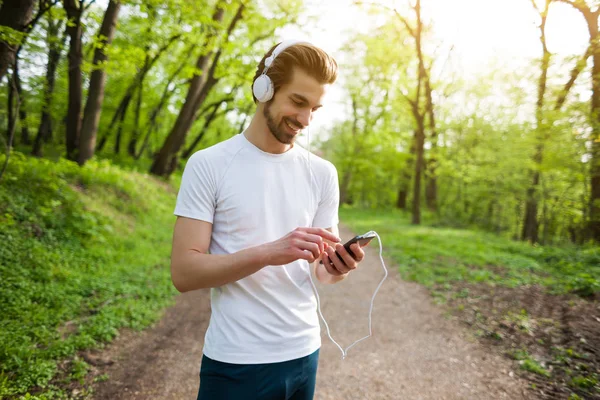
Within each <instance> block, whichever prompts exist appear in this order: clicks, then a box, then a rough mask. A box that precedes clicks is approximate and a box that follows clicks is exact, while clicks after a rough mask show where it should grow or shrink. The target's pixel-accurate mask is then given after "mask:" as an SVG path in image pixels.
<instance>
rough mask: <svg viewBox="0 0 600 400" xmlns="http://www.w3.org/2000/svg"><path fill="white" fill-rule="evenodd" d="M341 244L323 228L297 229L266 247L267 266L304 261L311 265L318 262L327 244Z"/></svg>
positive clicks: (338, 239)
mask: <svg viewBox="0 0 600 400" xmlns="http://www.w3.org/2000/svg"><path fill="white" fill-rule="evenodd" d="M325 240H328V241H330V242H334V243H337V242H340V238H339V237H337V236H336V235H335V234H333V233H331V232H330V231H328V230H326V229H323V228H296V229H294V230H293V231H292V232H290V233H288V234H287V235H285V236H284V237H282V238H281V239H278V240H276V241H274V242H270V243H266V244H265V245H263V246H264V251H265V252H266V254H265V260H266V264H267V265H285V264H289V263H291V262H293V261H296V260H299V259H302V260H306V261H308V262H309V263H312V262H314V261H315V260H317V259H318V258H319V257H320V256H321V254H322V253H323V252H324V251H325V248H326V246H327V243H326V242H325Z"/></svg>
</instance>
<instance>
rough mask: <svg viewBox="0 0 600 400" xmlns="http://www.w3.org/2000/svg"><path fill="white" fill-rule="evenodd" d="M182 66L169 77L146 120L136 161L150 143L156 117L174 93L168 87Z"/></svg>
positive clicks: (155, 124) (155, 126)
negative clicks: (142, 140)
mask: <svg viewBox="0 0 600 400" xmlns="http://www.w3.org/2000/svg"><path fill="white" fill-rule="evenodd" d="M184 66H185V64H184V63H181V65H180V66H179V68H177V70H176V71H175V72H174V73H173V74H172V75H171V76H170V77H169V80H168V82H167V84H166V85H165V89H164V90H163V93H162V96H161V97H160V101H159V102H158V104H157V105H156V107H154V109H153V110H152V112H151V113H150V118H149V120H148V128H147V129H146V135H145V137H144V142H143V143H142V147H141V148H140V150H139V151H138V153H137V154H136V155H135V159H136V160H137V159H139V158H140V157H141V156H142V153H143V152H144V150H146V147H147V146H148V143H149V141H150V135H151V134H152V132H153V131H154V130H155V129H157V119H158V115H159V114H160V112H161V111H162V109H163V107H164V106H165V104H166V103H167V101H168V100H169V98H170V97H171V95H172V94H173V92H174V90H169V87H170V86H171V83H172V82H173V81H174V80H175V79H176V78H177V76H178V75H179V73H180V72H181V70H182V69H183V67H184Z"/></svg>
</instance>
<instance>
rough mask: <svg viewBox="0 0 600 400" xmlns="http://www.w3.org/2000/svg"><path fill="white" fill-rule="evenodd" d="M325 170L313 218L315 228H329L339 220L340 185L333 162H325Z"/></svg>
mask: <svg viewBox="0 0 600 400" xmlns="http://www.w3.org/2000/svg"><path fill="white" fill-rule="evenodd" d="M326 171H327V173H326V174H325V176H326V178H325V179H324V180H323V182H322V190H321V198H320V200H319V207H318V209H317V213H316V214H315V218H314V219H313V227H315V228H331V227H333V226H335V225H337V224H338V222H339V217H338V209H339V205H340V187H339V184H338V174H337V170H336V168H335V166H334V165H333V164H331V163H327V169H326Z"/></svg>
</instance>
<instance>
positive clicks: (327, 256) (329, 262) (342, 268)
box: [322, 243, 365, 276]
mask: <svg viewBox="0 0 600 400" xmlns="http://www.w3.org/2000/svg"><path fill="white" fill-rule="evenodd" d="M350 250H352V253H354V258H353V257H352V256H351V255H350V253H348V252H347V251H346V249H345V248H344V246H343V245H342V244H340V243H336V244H335V248H334V247H332V246H329V245H328V246H327V247H326V249H325V253H324V254H323V258H322V261H323V266H324V267H325V270H327V272H328V273H329V274H330V275H333V276H342V275H345V274H347V273H348V272H350V271H352V270H354V269H356V267H358V263H360V262H361V261H362V260H363V259H364V258H365V252H364V251H363V250H362V248H361V247H360V245H359V244H358V243H353V244H352V245H350ZM336 251H337V252H338V254H339V255H340V257H341V259H340V257H338V256H337V254H335V252H336Z"/></svg>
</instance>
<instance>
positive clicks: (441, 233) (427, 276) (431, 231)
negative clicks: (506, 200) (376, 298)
mask: <svg viewBox="0 0 600 400" xmlns="http://www.w3.org/2000/svg"><path fill="white" fill-rule="evenodd" d="M340 219H341V221H342V222H344V223H346V224H347V225H348V226H350V227H351V228H352V229H353V230H354V231H356V232H359V233H363V232H366V231H369V230H375V231H377V232H378V233H379V235H380V236H381V238H382V241H383V246H384V255H385V256H387V257H390V258H392V259H393V260H394V261H396V263H397V264H398V265H399V268H400V272H401V274H402V277H403V278H404V279H407V280H412V281H416V282H419V283H421V284H423V285H425V286H427V287H433V286H434V285H440V284H441V285H444V284H452V283H453V282H458V281H467V282H472V283H478V282H486V283H490V284H499V285H504V286H507V287H517V286H522V285H542V286H544V287H547V288H548V290H549V291H551V292H552V293H568V292H572V293H577V294H579V295H581V296H591V295H594V294H596V293H600V247H593V246H589V247H576V246H572V247H550V246H548V247H545V246H531V245H529V244H527V243H522V242H516V241H511V240H508V239H505V238H502V237H498V236H495V235H493V234H491V233H487V232H478V231H474V230H465V229H451V228H438V227H432V226H429V225H427V224H423V225H419V226H415V225H411V224H410V221H409V216H408V215H407V214H404V213H402V212H400V211H397V210H387V211H382V210H356V209H351V208H342V209H341V210H340ZM373 244H375V245H376V243H373ZM373 244H372V245H373Z"/></svg>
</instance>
